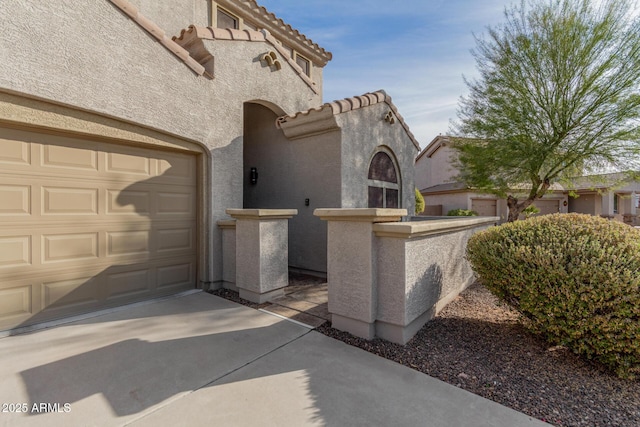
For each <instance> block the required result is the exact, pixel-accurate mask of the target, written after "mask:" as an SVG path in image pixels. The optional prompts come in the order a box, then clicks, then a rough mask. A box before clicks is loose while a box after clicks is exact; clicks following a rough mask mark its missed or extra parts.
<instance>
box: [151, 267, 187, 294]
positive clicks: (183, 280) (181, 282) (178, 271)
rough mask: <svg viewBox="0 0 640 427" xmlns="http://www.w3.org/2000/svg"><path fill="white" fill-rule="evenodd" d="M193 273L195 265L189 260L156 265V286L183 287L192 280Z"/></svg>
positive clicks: (165, 287) (164, 287) (161, 287)
mask: <svg viewBox="0 0 640 427" xmlns="http://www.w3.org/2000/svg"><path fill="white" fill-rule="evenodd" d="M194 275H195V265H194V264H193V263H191V262H187V263H184V264H175V265H167V266H162V267H158V269H157V280H156V283H157V284H158V288H160V289H168V288H174V287H183V286H185V285H186V284H188V283H191V282H193V280H194Z"/></svg>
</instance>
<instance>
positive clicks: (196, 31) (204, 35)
mask: <svg viewBox="0 0 640 427" xmlns="http://www.w3.org/2000/svg"><path fill="white" fill-rule="evenodd" d="M194 38H199V39H204V40H235V41H249V42H267V43H269V44H271V45H272V46H273V48H274V49H275V50H276V51H277V52H278V53H279V54H280V55H281V56H282V58H283V59H284V60H285V61H286V62H287V63H288V64H289V65H290V66H291V68H293V70H294V71H295V72H296V73H297V74H298V76H300V78H301V79H302V80H303V81H304V82H305V83H306V84H307V86H309V87H310V88H311V89H312V90H313V91H314V92H315V93H317V94H319V93H320V90H319V89H318V86H317V85H316V84H315V82H314V81H313V80H311V79H310V78H309V76H307V75H306V73H305V72H304V70H302V68H300V66H299V65H298V64H296V62H295V61H294V60H293V58H291V56H290V55H289V53H288V52H287V50H286V49H285V48H283V47H282V45H280V43H278V42H277V40H276V39H275V38H274V37H273V36H272V35H271V34H269V32H268V31H267V30H261V31H256V30H233V29H228V28H212V27H206V28H203V27H196V26H195V25H190V26H189V28H186V29H184V30H182V31H180V35H179V36H174V37H173V40H174V41H175V42H176V43H178V44H179V45H183V46H187V45H188V44H190V43H191V41H192V40H193V39H194Z"/></svg>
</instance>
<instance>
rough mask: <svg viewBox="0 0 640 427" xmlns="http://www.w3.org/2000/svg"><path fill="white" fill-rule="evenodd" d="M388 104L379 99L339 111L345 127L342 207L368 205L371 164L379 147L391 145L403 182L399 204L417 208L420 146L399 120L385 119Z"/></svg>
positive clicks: (339, 123)
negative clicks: (416, 163) (416, 164)
mask: <svg viewBox="0 0 640 427" xmlns="http://www.w3.org/2000/svg"><path fill="white" fill-rule="evenodd" d="M389 111H390V108H389V106H388V105H387V104H386V103H384V102H381V103H378V104H374V105H371V106H369V107H366V108H359V109H357V110H352V111H349V112H347V113H342V114H338V115H337V116H336V121H337V123H338V125H339V126H340V128H341V129H342V132H343V134H342V142H343V144H342V165H343V168H342V207H343V208H366V207H368V199H367V185H368V184H367V182H368V179H367V176H368V171H369V164H370V163H371V159H372V158H373V156H374V154H375V153H376V151H377V150H378V149H379V148H380V147H388V149H390V151H391V152H392V153H393V155H394V157H395V158H394V160H395V161H396V162H397V165H398V168H399V170H398V171H397V173H398V175H399V178H400V183H401V190H400V191H401V195H400V206H399V207H400V208H403V209H407V211H408V212H410V213H413V212H414V210H415V193H414V188H415V184H414V172H413V165H414V159H415V156H416V154H417V149H416V148H415V146H414V145H413V142H412V141H411V139H410V138H409V136H408V135H407V133H406V131H405V130H404V128H403V127H402V126H401V125H400V123H398V122H397V121H396V122H395V123H394V124H390V123H388V122H386V121H385V120H384V117H385V115H386V114H387V113H388V112H389Z"/></svg>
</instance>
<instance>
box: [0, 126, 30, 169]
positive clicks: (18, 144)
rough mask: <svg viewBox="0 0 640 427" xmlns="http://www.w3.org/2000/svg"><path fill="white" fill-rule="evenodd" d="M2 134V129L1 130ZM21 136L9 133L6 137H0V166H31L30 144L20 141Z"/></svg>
mask: <svg viewBox="0 0 640 427" xmlns="http://www.w3.org/2000/svg"><path fill="white" fill-rule="evenodd" d="M3 133H4V129H3ZM20 136H22V135H19V134H16V133H15V131H13V132H12V131H9V132H8V135H6V137H2V136H0V144H1V145H2V150H0V164H16V165H29V164H31V144H30V143H29V142H26V141H20V140H19V138H20Z"/></svg>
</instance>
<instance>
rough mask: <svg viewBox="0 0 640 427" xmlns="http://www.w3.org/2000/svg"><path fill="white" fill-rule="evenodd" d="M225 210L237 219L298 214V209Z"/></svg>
mask: <svg viewBox="0 0 640 427" xmlns="http://www.w3.org/2000/svg"><path fill="white" fill-rule="evenodd" d="M225 212H226V213H227V215H230V216H231V217H233V218H235V219H264V220H269V219H289V218H292V217H294V216H295V215H298V210H297V209H227V210H226V211H225Z"/></svg>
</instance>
